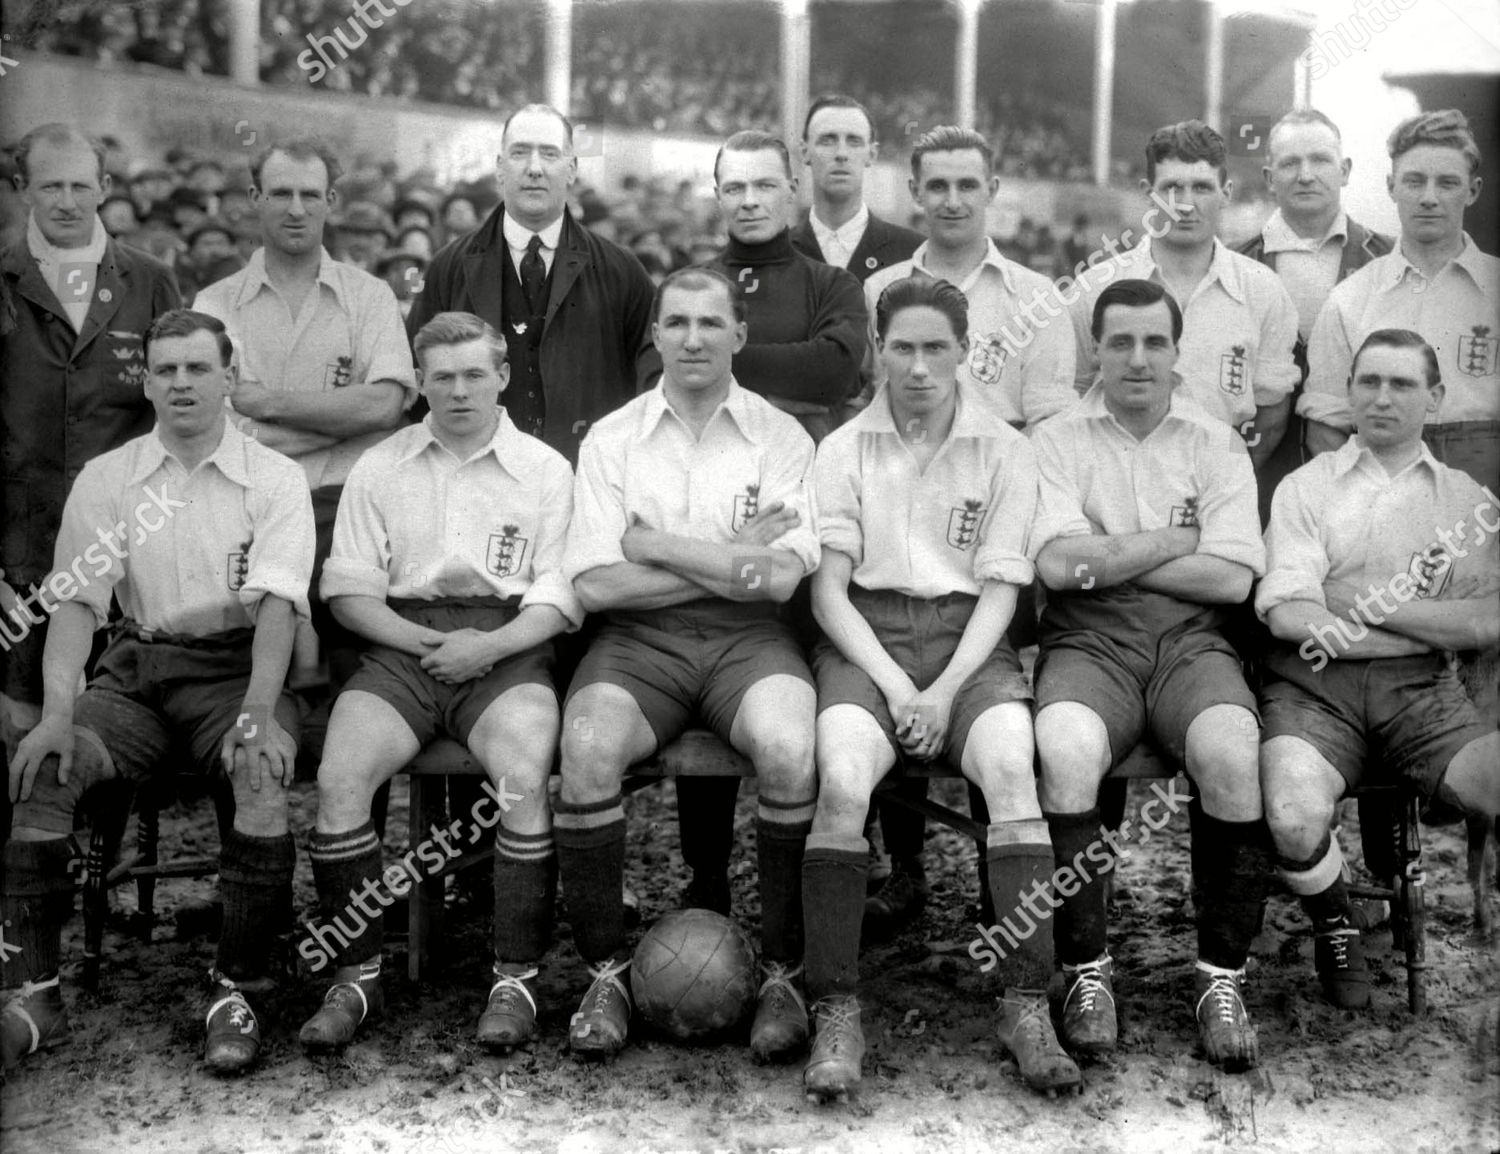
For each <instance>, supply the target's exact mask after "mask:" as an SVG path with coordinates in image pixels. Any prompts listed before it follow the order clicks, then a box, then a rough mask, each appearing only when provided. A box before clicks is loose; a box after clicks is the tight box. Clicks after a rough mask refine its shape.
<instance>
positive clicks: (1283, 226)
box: [1261, 208, 1349, 252]
mask: <svg viewBox="0 0 1500 1154" xmlns="http://www.w3.org/2000/svg"><path fill="white" fill-rule="evenodd" d="M1261 237H1262V238H1263V240H1264V246H1265V251H1266V252H1318V251H1320V250H1321V249H1322V248H1323V246H1324V245H1326V244H1327V243H1328V242H1329V241H1330V240H1333V239H1334V238H1335V237H1337V238H1338V240H1339V241H1340V242H1341V243H1342V242H1344V241H1347V240H1348V239H1349V215H1348V213H1346V212H1345V211H1344V210H1343V209H1339V213H1338V215H1337V216H1336V217H1334V218H1333V223H1332V224H1331V225H1329V227H1328V231H1327V232H1325V233H1324V234H1323V235H1322V237H1321V238H1319V239H1318V240H1315V241H1309V240H1308V239H1307V238H1306V237H1301V236H1298V235H1297V234H1296V232H1294V231H1293V229H1292V226H1291V225H1289V224H1287V222H1286V217H1284V216H1282V215H1281V209H1279V208H1278V209H1277V210H1276V211H1275V212H1273V213H1272V214H1271V218H1270V219H1269V220H1267V221H1266V226H1265V228H1263V229H1261Z"/></svg>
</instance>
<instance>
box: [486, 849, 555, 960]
mask: <svg viewBox="0 0 1500 1154" xmlns="http://www.w3.org/2000/svg"><path fill="white" fill-rule="evenodd" d="M556 899H557V853H556V851H555V850H554V848H553V845H552V834H551V832H550V831H548V832H545V833H511V832H510V830H508V829H506V828H505V827H504V826H503V825H502V826H501V827H500V828H499V829H497V830H496V831H495V960H496V961H497V962H532V963H534V962H536V961H538V960H539V959H540V958H541V956H542V955H543V954H545V953H546V952H547V946H548V944H549V943H550V941H551V938H552V907H553V904H554V902H555V901H556Z"/></svg>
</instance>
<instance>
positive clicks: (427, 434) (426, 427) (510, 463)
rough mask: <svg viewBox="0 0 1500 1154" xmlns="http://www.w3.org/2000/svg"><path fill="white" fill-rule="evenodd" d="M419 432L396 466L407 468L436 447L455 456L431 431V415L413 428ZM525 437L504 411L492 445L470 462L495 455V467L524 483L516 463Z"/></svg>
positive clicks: (482, 450) (501, 412) (496, 427)
mask: <svg viewBox="0 0 1500 1154" xmlns="http://www.w3.org/2000/svg"><path fill="white" fill-rule="evenodd" d="M413 428H414V429H415V430H416V431H415V432H413V434H412V443H411V445H410V446H409V447H408V448H407V450H406V452H404V453H402V454H401V456H400V457H398V458H397V459H396V464H397V465H404V464H406V463H407V462H409V461H412V460H414V459H415V458H417V457H419V456H421V455H422V454H423V453H425V452H426V451H427V450H428V449H430V448H432V447H433V446H436V447H437V448H438V449H439V450H441V451H442V452H445V453H448V454H449V455H450V456H451V455H452V451H451V450H450V449H449V448H448V447H447V446H446V445H444V444H443V443H442V441H440V440H438V435H437V432H436V430H434V429H433V427H432V414H431V413H428V414H427V415H426V416H425V417H423V418H422V423H421V424H419V425H415V426H413ZM523 436H525V434H524V433H522V432H521V430H520V429H518V428H516V425H515V422H514V421H512V420H511V419H510V414H509V413H508V412H506V411H505V409H503V408H502V409H501V410H500V420H499V421H497V422H496V423H495V431H494V432H493V433H492V434H491V435H490V441H489V444H488V445H486V446H485V447H484V448H483V449H481V450H480V451H479V452H477V453H475V454H474V455H473V456H472V457H469V458H468V460H470V461H472V460H475V459H476V458H478V457H483V456H486V455H489V454H492V455H493V456H494V458H495V461H496V463H497V464H498V465H499V466H500V467H501V468H502V469H504V470H505V471H506V473H508V474H509V475H510V476H511V477H512V478H513V479H515V480H517V481H520V480H523V478H522V477H521V475H520V474H519V473H517V472H516V470H515V468H514V462H515V460H516V457H517V455H518V452H517V451H518V449H519V448H520V445H519V443H518V440H517V439H518V438H520V437H523Z"/></svg>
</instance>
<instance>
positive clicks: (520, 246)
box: [406, 104, 660, 463]
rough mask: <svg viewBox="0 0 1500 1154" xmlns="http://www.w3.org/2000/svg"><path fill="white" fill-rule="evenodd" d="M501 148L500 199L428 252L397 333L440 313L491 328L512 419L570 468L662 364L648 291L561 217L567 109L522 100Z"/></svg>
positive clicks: (572, 171)
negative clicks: (501, 352)
mask: <svg viewBox="0 0 1500 1154" xmlns="http://www.w3.org/2000/svg"><path fill="white" fill-rule="evenodd" d="M500 146H501V151H500V155H499V157H498V158H497V160H496V164H497V167H498V169H499V173H500V181H501V186H502V188H503V189H504V194H505V200H504V202H503V203H502V204H500V205H498V206H497V207H496V208H495V210H494V212H492V213H490V215H489V217H488V218H487V219H486V220H485V221H484V223H483V224H481V225H480V226H479V228H478V229H476V230H475V231H473V232H471V233H468V234H466V235H464V236H462V237H459V238H458V239H457V240H455V241H453V242H452V243H451V244H449V245H447V246H446V247H445V248H444V249H443V250H442V251H441V252H439V253H438V254H437V256H435V257H434V258H433V260H432V265H431V267H430V268H429V269H428V272H427V276H426V280H425V283H424V285H423V289H422V295H421V296H420V297H418V298H417V299H416V301H415V303H414V304H413V305H412V309H411V313H410V314H409V315H408V317H407V320H406V327H407V332H408V333H412V334H415V333H416V332H417V331H418V330H419V329H420V328H421V327H422V326H423V325H424V324H426V323H427V322H428V321H430V320H431V319H432V318H433V317H435V316H436V315H437V314H438V313H443V312H470V313H474V314H476V315H477V316H479V317H482V318H483V319H484V320H486V321H488V322H489V323H490V324H492V325H494V326H495V327H496V328H497V329H499V330H500V331H501V332H503V333H504V334H505V340H506V344H507V345H508V347H509V349H510V371H511V385H510V387H509V388H508V389H506V390H505V394H504V396H502V397H501V403H502V404H503V405H504V406H505V408H506V410H507V411H508V412H509V414H510V418H511V420H512V421H514V422H515V424H516V427H517V428H519V429H520V430H521V431H522V432H523V433H530V434H531V435H532V436H535V437H540V438H541V439H542V440H544V441H546V442H547V444H549V445H551V446H552V447H553V448H554V449H556V450H557V451H558V452H560V453H561V454H562V455H563V456H565V457H567V459H568V461H569V463H576V462H577V460H578V445H579V442H581V441H582V440H583V436H584V434H585V433H586V432H587V431H588V429H589V426H590V425H591V424H593V422H595V421H597V420H598V419H599V418H600V417H602V416H604V415H605V414H606V413H609V412H612V411H613V410H615V409H617V408H619V407H620V406H621V405H623V404H625V403H626V402H627V401H629V400H632V399H633V398H634V397H635V395H636V387H637V383H638V381H639V380H640V379H641V378H642V376H644V375H646V374H647V373H648V372H649V373H650V374H651V375H654V373H655V371H657V370H658V369H659V367H660V361H659V359H658V358H657V357H656V352H655V349H653V348H652V345H651V323H650V322H651V296H652V293H653V292H654V291H655V289H654V286H653V285H652V283H651V278H650V277H648V276H647V275H646V270H645V269H643V268H642V267H641V264H640V261H638V260H636V258H635V257H634V256H632V255H631V254H630V253H629V252H628V251H626V250H625V249H624V248H622V247H620V246H619V245H617V244H613V243H611V242H610V241H607V240H602V239H601V238H599V237H596V236H594V235H593V234H592V233H591V232H589V231H588V230H587V229H585V228H584V227H583V226H582V225H580V224H579V223H578V222H577V221H575V220H574V219H573V217H572V216H571V214H569V213H568V211H567V207H566V206H567V199H568V189H569V188H571V187H572V185H573V183H574V181H576V180H577V179H578V158H577V156H576V155H575V154H574V152H573V126H572V124H571V123H570V122H569V121H568V119H567V118H566V117H565V116H563V115H562V114H561V113H560V112H558V111H557V110H556V109H554V108H551V107H549V106H548V105H545V104H529V105H527V106H526V107H524V108H522V109H520V110H519V111H518V112H516V113H514V114H512V115H511V117H510V119H509V120H507V121H506V122H505V128H504V130H503V133H502V135H501V142H500ZM638 374H639V375H638Z"/></svg>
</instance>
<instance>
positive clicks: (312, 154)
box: [250, 136, 344, 192]
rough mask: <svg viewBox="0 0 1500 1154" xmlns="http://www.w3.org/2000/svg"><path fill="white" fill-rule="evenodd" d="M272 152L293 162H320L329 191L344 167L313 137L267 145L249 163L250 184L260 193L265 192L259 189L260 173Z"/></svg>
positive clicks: (296, 138) (302, 137)
mask: <svg viewBox="0 0 1500 1154" xmlns="http://www.w3.org/2000/svg"><path fill="white" fill-rule="evenodd" d="M273 152H279V153H281V154H282V155H283V156H289V157H291V158H292V159H293V160H321V161H322V162H323V170H324V171H325V172H327V173H328V188H329V189H330V190H332V188H333V186H334V185H335V184H337V183H338V180H339V177H340V176H342V175H343V174H344V167H343V165H341V164H339V158H338V157H337V156H335V155H334V154H333V149H331V148H329V147H328V145H326V144H324V143H323V142H322V141H321V140H319V139H318V138H317V137H315V136H297V137H293V138H292V139H291V140H286V141H283V142H281V143H280V144H268V145H266V146H265V147H264V148H262V149H261V150H260V151H259V152H257V153H256V154H255V159H254V160H252V161H251V162H250V184H251V187H253V188H256V189H260V190H261V191H262V192H264V191H265V190H264V189H262V188H261V183H260V173H261V170H262V169H263V168H265V166H266V161H268V160H270V159H271V154H272V153H273Z"/></svg>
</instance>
